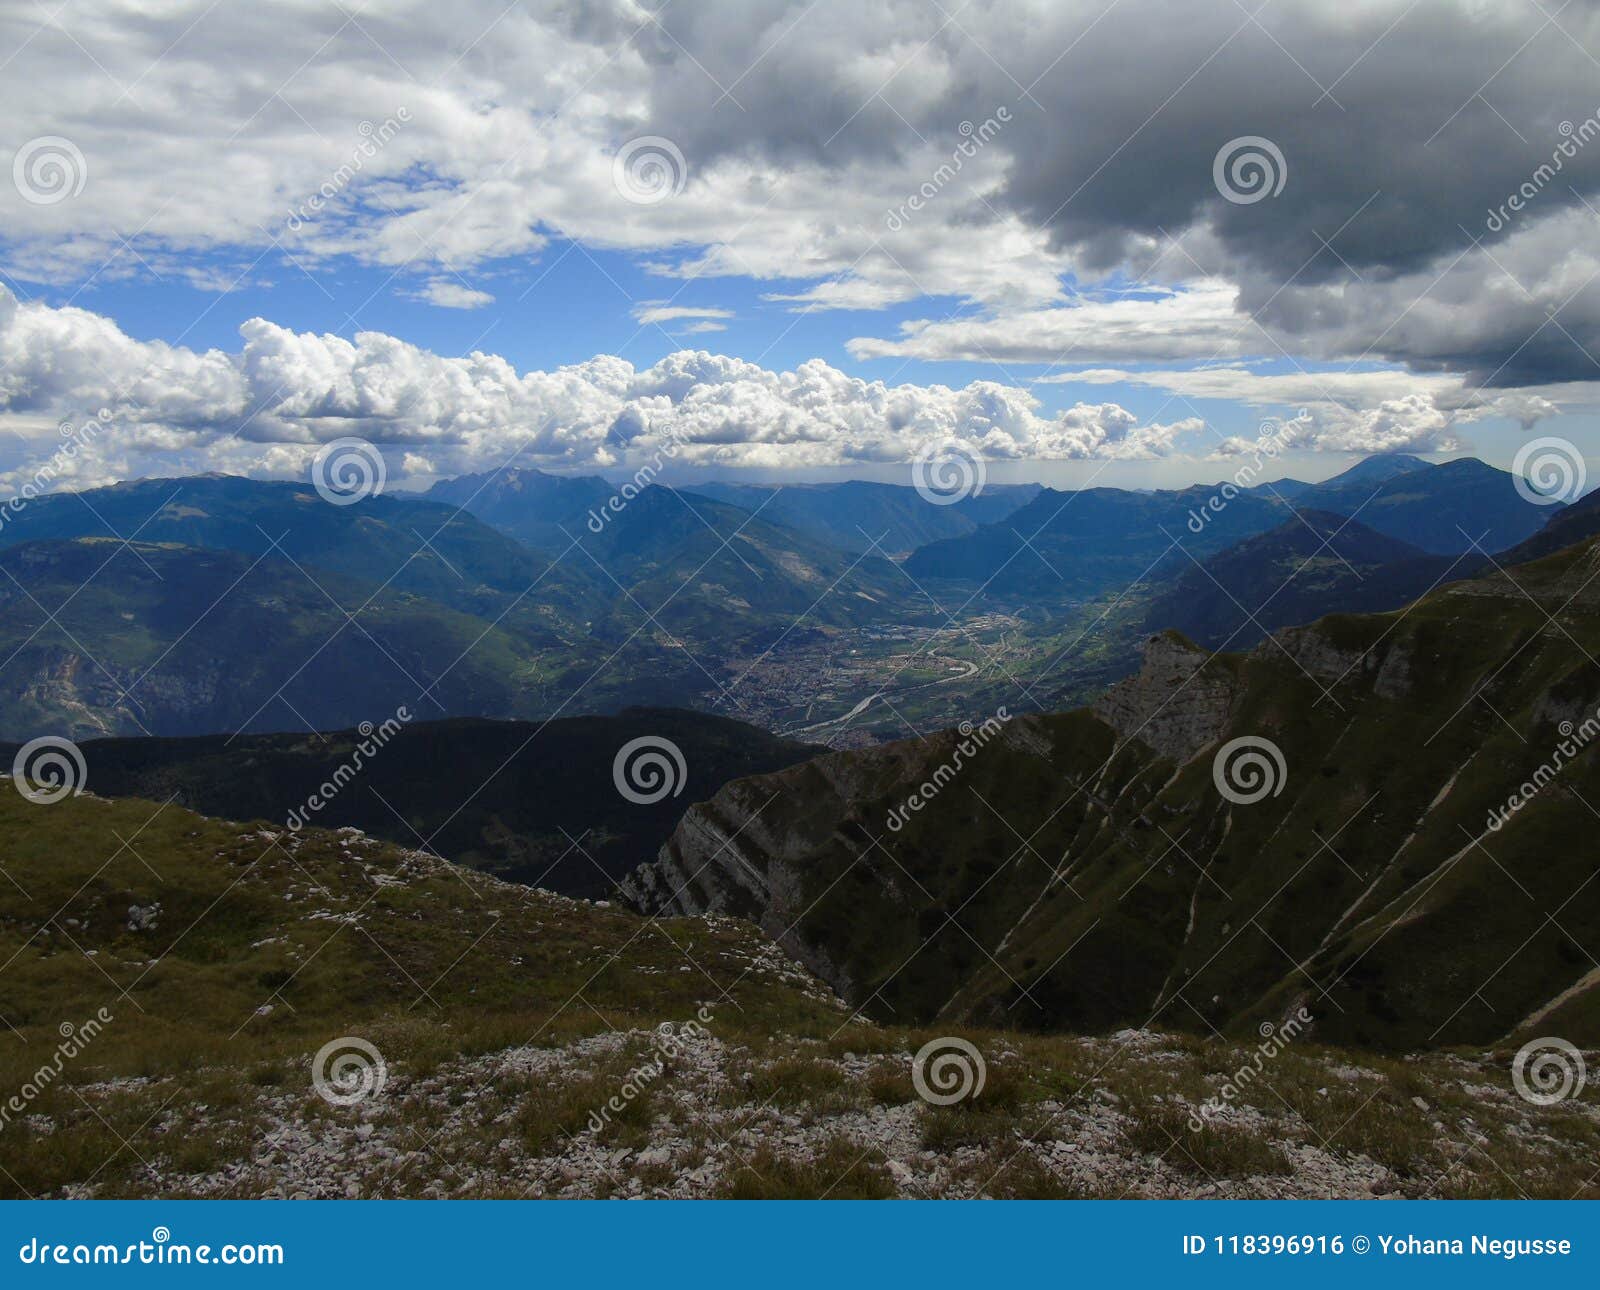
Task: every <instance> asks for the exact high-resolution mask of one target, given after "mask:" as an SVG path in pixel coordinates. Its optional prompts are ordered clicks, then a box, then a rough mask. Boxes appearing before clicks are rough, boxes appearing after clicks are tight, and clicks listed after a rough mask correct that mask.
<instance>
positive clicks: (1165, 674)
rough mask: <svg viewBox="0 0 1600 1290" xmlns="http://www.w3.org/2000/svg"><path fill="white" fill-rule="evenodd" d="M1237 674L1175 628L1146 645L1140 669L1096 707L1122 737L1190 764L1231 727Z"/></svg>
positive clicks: (1111, 691)
mask: <svg viewBox="0 0 1600 1290" xmlns="http://www.w3.org/2000/svg"><path fill="white" fill-rule="evenodd" d="M1240 689H1241V687H1240V683H1239V680H1238V674H1237V673H1236V672H1235V671H1233V670H1232V669H1231V668H1229V667H1227V666H1226V665H1225V663H1224V662H1222V661H1216V662H1213V656H1212V654H1211V653H1210V652H1209V651H1208V650H1204V649H1201V648H1200V647H1199V646H1198V645H1195V644H1193V643H1192V642H1190V641H1187V640H1185V639H1184V638H1183V637H1182V636H1180V635H1178V634H1177V633H1176V632H1162V633H1160V634H1159V635H1156V636H1152V637H1150V638H1149V639H1148V640H1146V641H1145V643H1144V663H1143V666H1142V667H1140V669H1139V671H1138V673H1137V674H1136V675H1134V676H1131V677H1129V678H1128V679H1127V680H1125V681H1119V682H1118V683H1117V684H1116V685H1114V686H1112V687H1111V688H1110V689H1109V690H1108V691H1106V693H1105V695H1104V696H1103V697H1102V698H1101V699H1100V700H1099V701H1098V702H1097V703H1095V704H1094V705H1093V707H1092V711H1093V712H1094V714H1095V716H1097V717H1099V718H1100V719H1101V720H1102V721H1104V722H1105V723H1106V724H1107V725H1109V726H1110V727H1111V728H1112V729H1113V730H1115V731H1116V732H1117V733H1118V734H1119V735H1120V736H1121V737H1122V738H1123V739H1138V740H1140V741H1142V742H1143V743H1144V744H1146V745H1147V746H1148V747H1150V748H1152V749H1154V750H1155V751H1156V752H1158V753H1159V754H1161V755H1162V756H1163V757H1171V758H1172V759H1173V760H1174V761H1179V762H1185V761H1188V760H1189V758H1191V757H1193V756H1194V755H1195V754H1196V753H1198V752H1199V751H1200V750H1201V749H1203V748H1206V747H1208V746H1209V745H1211V744H1213V743H1215V742H1216V741H1217V740H1218V739H1219V738H1221V737H1222V732H1223V731H1224V730H1225V729H1227V726H1228V720H1229V718H1230V716H1231V715H1232V712H1233V707H1234V704H1235V702H1236V700H1237V698H1238V695H1239V693H1240Z"/></svg>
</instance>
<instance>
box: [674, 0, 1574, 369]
mask: <svg viewBox="0 0 1600 1290" xmlns="http://www.w3.org/2000/svg"><path fill="white" fill-rule="evenodd" d="M1251 9H1254V10H1256V11H1258V12H1259V15H1260V17H1259V22H1257V21H1255V20H1253V19H1252V18H1251V16H1250V10H1251ZM1597 11H1600V6H1597V5H1596V4H1595V3H1577V2H1574V3H1571V4H1568V5H1566V6H1565V7H1563V8H1559V9H1557V8H1554V7H1540V6H1536V5H1533V4H1505V5H1490V4H1487V3H1477V2H1474V3H1467V2H1462V0H1450V2H1446V0H1427V2H1425V3H1420V4H1416V5H1409V4H1407V3H1366V4H1359V3H1349V2H1348V0H1340V2H1336V3H1302V4H1297V5H1291V4H1287V3H1285V4H1268V5H1264V6H1262V5H1256V4H1252V5H1250V6H1249V8H1248V9H1247V8H1246V7H1245V6H1242V5H1240V4H1237V3H1234V2H1233V0H1226V2H1221V3H1217V2H1212V0H1202V2H1200V3H1195V2H1194V0H1139V2H1134V0H1125V2H1123V3H1118V4H1113V5H1106V4H1094V5H1048V6H1046V5H1040V6H1022V5H1016V4H1007V5H999V4H995V5H982V4H972V5H968V6H966V7H961V6H959V5H958V4H956V3H951V4H949V5H946V6H944V7H942V8H941V7H940V6H934V5H925V4H915V5H913V4H891V5H886V6H851V7H842V6H832V5H829V6H826V7H825V8H822V9H814V10H810V11H807V10H806V8H805V6H804V5H803V4H798V3H797V4H793V5H779V4H768V5H760V4H756V5H752V4H739V5H736V6H727V7H724V6H720V5H697V6H684V7H672V8H669V9H667V10H666V11H665V12H664V13H663V15H662V18H661V22H662V25H663V27H664V28H665V29H666V31H667V32H669V33H670V35H671V37H672V40H671V42H670V46H671V48H670V49H669V52H668V54H667V55H666V56H665V57H666V58H667V62H666V63H664V64H663V65H662V66H661V67H660V68H659V69H658V70H659V72H660V74H659V76H658V77H657V79H656V80H655V83H654V89H653V96H652V112H653V116H654V119H655V121H656V123H657V124H658V125H659V126H660V128H662V129H663V131H665V132H670V133H672V134H673V137H675V138H677V139H678V140H679V141H680V142H681V143H682V144H683V145H684V147H685V148H686V149H687V150H690V151H691V155H694V156H696V157H697V158H699V159H701V161H702V163H703V164H704V163H709V162H710V161H711V160H713V159H715V158H717V157H719V156H724V155H728V154H738V155H743V156H757V157H766V158H769V159H771V160H773V161H775V162H781V161H783V160H785V159H789V160H794V159H799V158H809V159H822V160H824V161H825V162H828V163H831V164H835V165H840V166H843V165H845V164H847V163H854V162H858V161H860V160H862V159H864V158H865V159H873V158H877V159H881V160H883V161H885V162H888V161H890V160H891V159H894V158H898V157H902V156H904V155H905V153H906V152H907V151H908V150H909V149H910V148H911V147H913V146H914V145H916V144H918V143H919V142H920V141H921V140H922V139H930V138H931V139H939V138H948V137H951V136H952V134H953V132H954V130H955V129H956V128H957V125H958V123H959V122H961V121H964V120H965V121H971V120H981V119H983V118H984V117H986V116H988V115H989V114H990V113H992V112H993V111H994V109H995V107H996V105H999V104H1007V105H1010V106H1011V108H1012V111H1013V114H1014V115H1013V123H1012V124H1010V125H1008V126H1007V128H1006V129H1005V131H1004V132H1003V133H1002V134H1001V135H1000V136H999V137H998V138H997V139H996V140H995V142H994V144H993V145H992V146H993V147H995V148H998V149H1002V150H1004V152H1005V153H1006V154H1007V155H1008V156H1009V157H1010V159H1011V166H1010V170H1009V174H1008V177H1007V181H1006V183H1005V186H1004V188H1003V190H1002V191H1001V193H1000V194H999V195H998V197H997V199H995V200H996V202H997V205H998V206H999V207H1000V208H1002V209H1009V210H1011V211H1015V212H1017V213H1018V214H1020V215H1021V216H1023V217H1024V218H1025V219H1027V220H1028V221H1030V222H1031V223H1033V224H1035V225H1038V226H1042V227H1045V228H1047V229H1048V230H1049V232H1050V234H1051V237H1052V239H1053V241H1054V242H1055V244H1056V245H1058V246H1059V247H1062V248H1065V249H1068V250H1070V251H1071V252H1072V254H1073V257H1074V260H1075V262H1076V263H1077V264H1079V265H1080V266H1081V267H1082V269H1083V270H1084V271H1085V272H1086V273H1090V274H1093V273H1103V272H1109V271H1111V270H1114V269H1116V268H1118V267H1119V266H1126V267H1128V268H1131V269H1133V270H1134V271H1138V270H1141V269H1145V268H1147V267H1148V266H1150V265H1152V264H1155V265H1156V269H1157V271H1156V272H1155V273H1154V274H1152V276H1153V277H1154V278H1156V279H1157V280H1161V279H1163V278H1165V279H1167V280H1170V279H1171V278H1173V277H1187V278H1194V277H1199V276H1202V275H1216V276H1221V277H1225V278H1227V279H1229V280H1231V281H1233V282H1235V283H1237V284H1238V286H1239V288H1240V306H1241V308H1242V309H1245V310H1248V311H1250V312H1252V313H1253V314H1256V315H1257V316H1258V317H1259V320H1260V321H1261V322H1262V323H1263V324H1265V325H1266V326H1268V327H1270V328H1273V329H1274V330H1275V331H1277V332H1281V333H1283V334H1284V335H1285V336H1286V337H1298V338H1299V339H1300V340H1302V341H1303V342H1304V343H1305V345H1306V346H1307V347H1309V348H1310V349H1311V350H1313V351H1317V350H1328V351H1329V352H1333V351H1338V352H1340V353H1344V352H1348V351H1349V350H1350V349H1351V348H1352V346H1353V348H1354V350H1355V351H1356V352H1360V351H1362V350H1364V349H1366V348H1367V346H1368V345H1373V346H1374V348H1373V354H1372V356H1374V357H1397V358H1403V359H1405V360H1406V361H1410V362H1413V363H1415V364H1417V365H1418V366H1420V367H1454V368H1460V369H1464V370H1469V371H1471V372H1474V373H1476V374H1478V375H1479V376H1480V377H1482V378H1483V379H1491V380H1493V381H1494V382H1496V383H1525V382H1534V381H1547V380H1556V379H1592V378H1593V377H1594V376H1596V375H1597V374H1600V364H1597V363H1596V362H1595V360H1594V359H1592V358H1591V357H1590V352H1592V353H1600V300H1597V299H1596V297H1595V294H1594V293H1593V292H1592V291H1591V290H1590V289H1588V288H1587V287H1586V286H1585V285H1584V282H1583V278H1584V277H1585V276H1587V275H1589V274H1592V273H1593V272H1594V271H1595V270H1596V269H1600V259H1597V258H1596V252H1597V250H1600V239H1597V238H1596V236H1595V235H1596V232H1597V231H1600V224H1597V223H1596V222H1595V215H1594V214H1593V213H1592V212H1591V211H1590V210H1588V209H1586V208H1585V206H1584V203H1585V201H1589V202H1591V203H1593V204H1594V205H1595V206H1597V207H1600V200H1597V199H1600V137H1597V138H1593V139H1592V140H1591V139H1590V138H1588V137H1587V135H1586V131H1587V130H1594V129H1600V123H1597V122H1596V114H1597V112H1600V61H1597V57H1600V12H1597ZM679 46H681V48H679ZM690 55H692V58H691V57H690ZM752 64H754V66H753V67H752ZM719 86H720V88H719ZM723 91H727V94H726V95H724V93H723ZM735 99H737V103H735V101H734V100H735ZM1585 122H1588V123H1589V125H1588V126H1587V127H1586V126H1585ZM1569 131H1570V133H1569ZM1251 135H1253V136H1264V137H1265V138H1267V139H1269V140H1270V141H1271V142H1272V143H1273V145H1275V146H1276V148H1277V149H1279V150H1280V151H1281V153H1282V155H1283V158H1284V162H1285V165H1286V167H1287V175H1286V179H1285V182H1284V185H1283V188H1282V191H1281V192H1280V193H1279V194H1278V195H1277V196H1274V197H1268V198H1265V199H1263V200H1260V201H1257V202H1253V203H1233V202H1229V201H1227V200H1224V198H1223V197H1222V196H1221V195H1220V194H1219V192H1218V189H1217V187H1216V185H1215V183H1214V181H1213V161H1214V158H1215V157H1216V156H1217V153H1218V151H1219V149H1221V148H1222V147H1223V146H1224V145H1225V144H1227V143H1228V142H1229V141H1230V140H1232V139H1235V138H1237V137H1239V136H1251ZM1563 150H1564V152H1563ZM1541 167H1544V169H1543V170H1541ZM1518 207H1520V209H1517V208H1518ZM1574 212H1581V213H1582V215H1583V216H1584V218H1582V219H1574V218H1572V215H1573V213H1574ZM1172 239H1175V240H1176V241H1177V242H1178V246H1177V247H1176V248H1174V247H1173V246H1172V245H1171V242H1170V240H1172ZM1479 243H1481V246H1479V245H1478V244H1479ZM1157 257H1159V259H1158V258H1157ZM1441 274H1443V275H1444V276H1443V278H1442V279H1440V275H1441ZM1508 275H1509V277H1510V278H1511V279H1512V281H1511V283H1510V284H1507V283H1505V282H1504V281H1503V279H1505V278H1506V277H1507V276H1508ZM1507 285H1509V286H1510V288H1511V290H1510V293H1509V297H1507V293H1506V291H1505V290H1504V288H1505V287H1506V286H1507ZM1430 286H1431V287H1432V291H1433V292H1435V293H1439V297H1440V298H1441V299H1448V300H1449V301H1450V303H1451V308H1450V309H1449V310H1448V311H1440V310H1438V309H1434V308H1427V309H1422V310H1421V311H1420V312H1418V310H1417V309H1416V308H1415V307H1414V305H1413V302H1415V301H1416V300H1417V298H1418V296H1419V295H1420V294H1421V293H1422V292H1423V291H1424V290H1425V289H1428V288H1429V287H1430ZM1574 293H1576V294H1574ZM1408 305H1413V308H1412V309H1411V311H1410V312H1409V313H1407V312H1405V311H1406V309H1407V306H1408ZM1557 309H1559V311H1560V313H1559V318H1558V320H1557V321H1558V323H1559V325H1551V324H1550V323H1549V321H1548V318H1549V311H1551V310H1557ZM1363 332H1365V336H1364V338H1363ZM1586 351H1589V352H1586Z"/></svg>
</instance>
